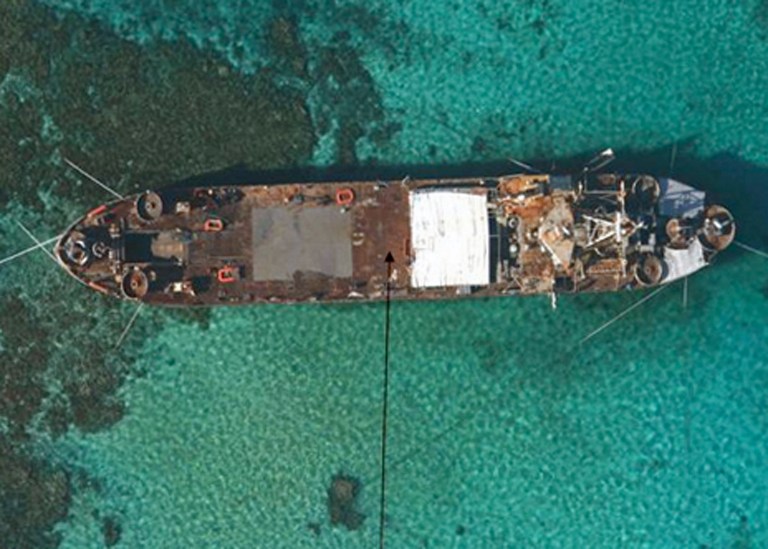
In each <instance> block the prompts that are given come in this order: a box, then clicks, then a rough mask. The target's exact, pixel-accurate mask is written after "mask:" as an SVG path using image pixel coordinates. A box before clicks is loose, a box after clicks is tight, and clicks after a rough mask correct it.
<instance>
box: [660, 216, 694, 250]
mask: <svg viewBox="0 0 768 549" xmlns="http://www.w3.org/2000/svg"><path fill="white" fill-rule="evenodd" d="M665 231H666V233H667V238H669V245H670V246H671V247H673V248H687V247H688V244H689V243H690V241H691V239H692V238H693V236H694V231H693V229H692V227H691V225H690V222H687V223H686V220H685V219H680V218H677V217H673V218H672V219H670V220H669V221H667V224H666V226H665Z"/></svg>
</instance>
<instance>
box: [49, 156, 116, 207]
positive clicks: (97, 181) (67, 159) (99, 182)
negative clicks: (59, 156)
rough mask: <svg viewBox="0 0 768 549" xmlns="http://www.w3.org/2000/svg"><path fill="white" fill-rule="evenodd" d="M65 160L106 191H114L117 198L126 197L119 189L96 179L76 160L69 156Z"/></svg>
mask: <svg viewBox="0 0 768 549" xmlns="http://www.w3.org/2000/svg"><path fill="white" fill-rule="evenodd" d="M64 162H66V163H67V164H69V165H70V166H71V167H72V168H74V169H75V170H77V171H78V172H80V173H81V174H82V175H84V176H85V177H87V178H88V179H90V180H91V181H93V182H94V183H96V184H97V185H98V186H99V187H101V188H102V189H104V190H105V191H107V192H108V193H112V195H114V196H116V197H117V198H119V199H121V200H122V199H123V198H125V197H124V196H123V195H121V194H120V193H119V192H117V191H115V190H113V189H111V188H110V187H108V186H107V185H105V184H104V183H102V182H101V181H99V180H98V179H96V178H95V177H93V176H92V175H91V174H89V173H88V172H86V171H85V170H84V169H83V168H81V167H80V166H78V165H77V164H75V163H74V162H72V161H71V160H70V159H69V158H66V157H64Z"/></svg>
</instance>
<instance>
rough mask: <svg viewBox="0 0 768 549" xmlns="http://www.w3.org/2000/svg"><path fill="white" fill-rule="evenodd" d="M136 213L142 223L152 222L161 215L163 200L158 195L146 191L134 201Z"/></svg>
mask: <svg viewBox="0 0 768 549" xmlns="http://www.w3.org/2000/svg"><path fill="white" fill-rule="evenodd" d="M136 212H137V213H138V214H139V217H140V218H141V219H143V220H144V221H153V220H155V219H157V218H158V217H160V215H162V213H163V199H162V198H160V195H159V194H157V193H155V192H152V191H147V192H145V193H144V194H142V195H141V196H139V198H137V199H136Z"/></svg>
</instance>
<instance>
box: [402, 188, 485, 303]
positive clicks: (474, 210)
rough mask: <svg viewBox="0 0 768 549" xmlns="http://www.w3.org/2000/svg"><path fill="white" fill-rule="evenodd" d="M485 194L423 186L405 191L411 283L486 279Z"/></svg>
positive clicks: (464, 283) (419, 285) (423, 285)
mask: <svg viewBox="0 0 768 549" xmlns="http://www.w3.org/2000/svg"><path fill="white" fill-rule="evenodd" d="M486 203H487V197H486V195H485V194H473V193H469V192H457V191H444V190H428V191H414V192H412V193H411V194H410V206H411V247H412V251H413V252H412V253H413V256H414V260H413V263H412V265H411V286H412V287H414V288H429V287H439V286H467V285H471V286H481V285H487V284H488V283H489V282H490V266H489V264H488V261H489V259H488V258H489V254H488V248H489V235H488V210H487V206H486Z"/></svg>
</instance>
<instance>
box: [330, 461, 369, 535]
mask: <svg viewBox="0 0 768 549" xmlns="http://www.w3.org/2000/svg"><path fill="white" fill-rule="evenodd" d="M360 488H361V484H360V481H359V480H358V479H356V478H354V477H350V476H347V475H343V474H341V473H339V474H337V475H335V476H334V477H333V479H332V480H331V486H330V488H328V513H329V514H330V518H331V524H332V525H334V526H335V525H337V524H343V525H344V526H346V527H347V529H348V530H357V529H358V528H360V526H362V524H363V521H364V520H365V515H364V514H363V513H361V512H359V511H358V510H357V496H358V494H359V493H360Z"/></svg>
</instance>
